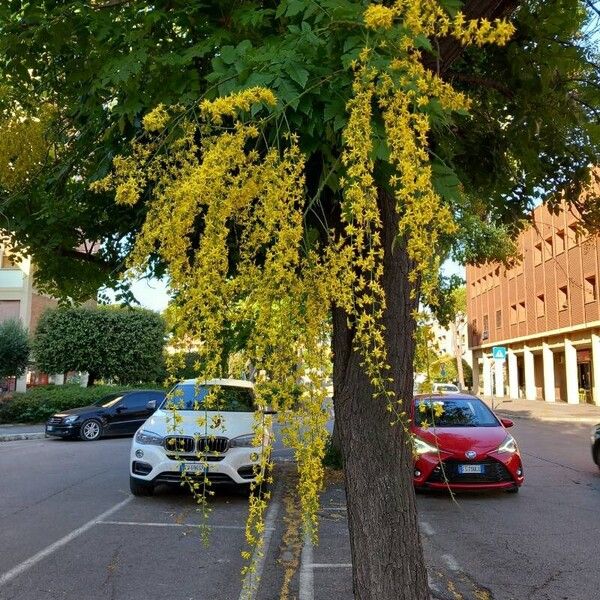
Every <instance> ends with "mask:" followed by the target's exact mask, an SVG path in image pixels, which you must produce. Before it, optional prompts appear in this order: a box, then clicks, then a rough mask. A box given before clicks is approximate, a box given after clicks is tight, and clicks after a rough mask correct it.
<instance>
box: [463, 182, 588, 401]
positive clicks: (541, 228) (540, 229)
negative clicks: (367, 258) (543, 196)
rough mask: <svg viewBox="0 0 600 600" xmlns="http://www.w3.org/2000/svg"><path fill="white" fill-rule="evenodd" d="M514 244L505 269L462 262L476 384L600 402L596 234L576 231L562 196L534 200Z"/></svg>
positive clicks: (524, 394) (482, 389)
mask: <svg viewBox="0 0 600 600" xmlns="http://www.w3.org/2000/svg"><path fill="white" fill-rule="evenodd" d="M596 191H597V190H596ZM517 243H518V250H519V254H520V256H521V260H520V261H519V262H517V263H515V265H514V266H513V267H512V268H506V267H504V266H503V265H499V264H485V265H481V266H469V267H467V305H468V310H467V313H468V319H469V345H470V347H471V349H472V352H473V379H474V381H473V385H474V389H475V391H476V392H477V391H478V392H479V393H482V394H484V395H497V396H505V395H508V396H510V397H512V398H519V397H520V398H527V399H530V400H535V399H538V400H544V401H546V402H568V403H571V404H577V403H582V402H593V403H595V404H597V405H600V302H599V297H598V284H599V282H600V270H599V269H600V238H598V237H596V236H589V235H582V233H581V232H580V229H579V228H578V217H577V214H576V213H575V211H574V210H572V209H570V208H568V207H567V206H566V205H565V204H564V203H563V204H562V205H561V207H560V209H559V210H558V212H556V213H551V212H550V211H549V210H548V209H547V208H546V207H545V206H540V207H538V208H537V209H536V210H535V211H534V215H533V222H532V224H531V226H529V227H527V229H525V230H524V231H523V232H522V233H521V234H520V236H519V238H518V241H517ZM495 346H500V347H504V348H506V350H507V355H506V358H505V359H504V360H500V359H494V358H493V357H492V348H493V347H495ZM500 353H501V352H500Z"/></svg>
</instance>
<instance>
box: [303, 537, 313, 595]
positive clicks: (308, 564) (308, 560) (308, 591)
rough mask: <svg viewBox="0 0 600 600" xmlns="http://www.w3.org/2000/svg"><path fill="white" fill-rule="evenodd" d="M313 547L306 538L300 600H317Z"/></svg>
mask: <svg viewBox="0 0 600 600" xmlns="http://www.w3.org/2000/svg"><path fill="white" fill-rule="evenodd" d="M312 565H313V547H312V542H311V541H310V538H309V537H308V536H306V537H305V538H304V546H302V555H301V557H300V590H299V594H300V595H299V600H315V583H314V574H313V569H312Z"/></svg>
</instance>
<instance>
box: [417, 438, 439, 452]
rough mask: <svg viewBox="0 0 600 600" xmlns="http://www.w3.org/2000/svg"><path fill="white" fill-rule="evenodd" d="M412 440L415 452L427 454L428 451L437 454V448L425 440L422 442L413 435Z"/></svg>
mask: <svg viewBox="0 0 600 600" xmlns="http://www.w3.org/2000/svg"><path fill="white" fill-rule="evenodd" d="M413 440H414V444H415V452H416V453H417V454H427V453H428V452H433V453H435V454H437V453H438V452H439V449H438V448H436V447H435V446H432V445H431V444H428V443H427V442H424V441H423V440H422V439H421V438H418V437H414V438H413Z"/></svg>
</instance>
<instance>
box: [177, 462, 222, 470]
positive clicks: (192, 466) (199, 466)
mask: <svg viewBox="0 0 600 600" xmlns="http://www.w3.org/2000/svg"><path fill="white" fill-rule="evenodd" d="M213 468H214V467H213V465H205V464H204V463H201V462H197V463H181V465H180V466H179V470H180V471H181V472H182V473H183V471H185V472H186V473H205V472H206V471H212V470H213Z"/></svg>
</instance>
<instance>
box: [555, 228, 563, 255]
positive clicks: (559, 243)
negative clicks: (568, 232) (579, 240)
mask: <svg viewBox="0 0 600 600" xmlns="http://www.w3.org/2000/svg"><path fill="white" fill-rule="evenodd" d="M554 248H555V252H556V254H560V253H561V252H564V251H565V232H564V231H558V232H557V233H556V243H555V244H554Z"/></svg>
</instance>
